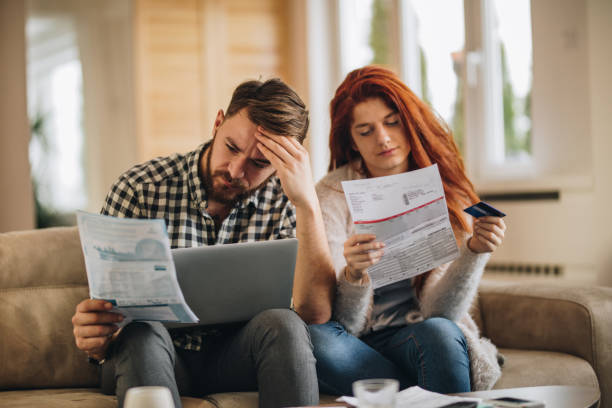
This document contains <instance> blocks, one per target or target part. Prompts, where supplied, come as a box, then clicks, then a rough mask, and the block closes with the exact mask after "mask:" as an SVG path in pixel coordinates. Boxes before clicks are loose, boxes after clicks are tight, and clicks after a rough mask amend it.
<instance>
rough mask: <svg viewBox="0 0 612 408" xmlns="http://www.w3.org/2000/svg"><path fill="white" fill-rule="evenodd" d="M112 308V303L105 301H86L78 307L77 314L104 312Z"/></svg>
mask: <svg viewBox="0 0 612 408" xmlns="http://www.w3.org/2000/svg"><path fill="white" fill-rule="evenodd" d="M112 308H113V305H112V303H110V302H108V301H106V300H104V299H85V300H83V301H82V302H81V303H79V304H78V305H77V307H76V311H77V313H87V312H103V311H106V310H111V309H112Z"/></svg>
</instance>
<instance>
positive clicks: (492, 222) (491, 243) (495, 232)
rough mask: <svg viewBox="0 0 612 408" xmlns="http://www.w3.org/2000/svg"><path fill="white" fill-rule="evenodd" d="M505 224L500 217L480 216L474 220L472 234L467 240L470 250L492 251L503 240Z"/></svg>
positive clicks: (477, 251)
mask: <svg viewBox="0 0 612 408" xmlns="http://www.w3.org/2000/svg"><path fill="white" fill-rule="evenodd" d="M505 232H506V224H505V223H504V220H503V219H501V218H500V217H491V216H487V217H480V218H477V219H476V221H475V222H474V235H472V237H471V238H470V239H469V241H468V248H470V250H471V251H472V252H476V253H482V252H493V251H495V250H496V249H497V248H498V247H499V246H500V245H501V244H502V242H503V240H504V234H505Z"/></svg>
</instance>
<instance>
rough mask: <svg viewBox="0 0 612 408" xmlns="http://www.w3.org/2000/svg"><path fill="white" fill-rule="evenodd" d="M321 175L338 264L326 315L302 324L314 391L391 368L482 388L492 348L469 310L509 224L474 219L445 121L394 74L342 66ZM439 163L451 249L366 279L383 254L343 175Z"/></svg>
mask: <svg viewBox="0 0 612 408" xmlns="http://www.w3.org/2000/svg"><path fill="white" fill-rule="evenodd" d="M329 144H330V149H331V160H330V165H329V170H330V173H329V174H327V176H325V177H324V178H323V179H322V180H321V181H320V182H319V183H318V184H317V194H318V196H319V200H320V202H321V208H322V211H323V218H324V221H325V224H326V230H327V238H328V241H329V245H330V249H331V252H332V257H333V259H334V264H335V268H336V274H337V282H338V283H337V296H336V300H335V304H334V311H333V317H332V320H331V321H330V322H328V323H326V324H321V325H312V326H310V332H311V338H312V342H313V345H314V351H315V357H316V359H317V374H318V376H319V385H320V390H321V391H322V392H325V393H330V394H341V395H350V394H352V390H351V384H352V382H353V381H355V380H358V379H363V378H396V379H398V380H399V381H400V384H401V388H405V387H408V386H412V385H419V386H420V387H422V388H425V389H428V390H432V391H436V392H442V393H453V392H465V391H470V390H474V389H488V388H491V387H492V386H493V385H494V384H495V382H496V381H497V379H498V378H499V377H500V375H501V370H500V366H499V363H498V354H497V349H496V348H495V346H494V345H493V344H491V342H490V341H489V340H487V339H484V338H481V337H480V335H479V333H478V329H477V326H476V324H475V323H474V321H473V320H472V318H471V317H470V315H469V314H468V309H469V307H470V305H471V304H472V301H473V300H474V297H475V295H476V290H477V287H478V284H479V281H480V278H481V276H482V273H483V270H484V266H485V264H486V262H487V260H488V259H489V256H490V253H491V252H493V251H494V250H495V249H496V248H497V247H498V246H499V245H501V243H502V240H503V237H504V231H505V229H506V226H505V224H504V222H503V220H502V219H501V218H499V217H481V218H478V219H476V220H475V221H474V222H473V225H472V221H471V219H470V218H468V216H467V215H466V214H465V213H464V212H463V209H464V208H466V207H468V206H470V205H472V204H474V203H475V202H477V201H478V197H477V195H476V193H475V192H474V188H473V186H472V183H471V182H470V181H469V180H468V178H467V176H466V174H465V170H464V166H463V162H462V159H461V156H460V154H459V151H458V150H457V146H456V145H455V143H454V141H453V138H452V134H451V132H450V130H449V129H448V127H447V126H446V125H445V124H444V123H443V122H442V121H441V120H440V119H439V118H438V117H437V116H436V114H435V113H434V112H433V111H432V110H431V108H430V107H429V106H428V105H427V104H426V103H424V102H423V101H422V100H420V99H419V98H418V97H417V96H416V95H415V94H414V93H413V92H412V91H411V90H410V89H409V88H408V87H407V86H406V85H405V84H404V83H403V82H402V81H401V80H400V79H399V78H398V77H397V76H396V75H395V74H394V73H393V72H391V71H389V70H387V69H384V68H381V67H376V66H367V67H364V68H361V69H357V70H355V71H353V72H351V73H349V74H348V76H347V77H346V79H345V80H344V82H342V84H341V85H340V86H339V87H338V89H337V90H336V94H335V96H334V98H333V100H332V101H331V132H330V141H329ZM434 163H437V165H438V169H439V171H440V176H441V178H442V183H443V185H444V193H445V195H446V202H447V205H448V212H449V216H450V220H451V225H452V227H453V231H454V233H455V238H456V240H457V243H458V245H459V248H460V255H459V257H458V258H457V259H455V260H454V261H453V262H451V263H449V264H446V265H443V266H441V267H438V268H436V269H434V270H432V271H430V272H427V273H425V274H423V275H419V276H417V277H415V278H412V279H406V280H404V281H399V282H396V283H394V284H391V285H388V286H384V287H381V288H377V289H375V290H373V289H372V285H371V281H370V278H369V275H368V267H370V266H372V265H374V264H375V263H377V262H378V261H379V260H380V258H381V256H382V255H383V253H384V243H383V242H378V241H377V240H376V237H375V236H374V235H371V234H356V233H355V229H354V225H353V221H352V219H351V215H350V213H349V210H348V206H347V203H346V200H345V198H344V193H343V190H342V186H341V182H342V181H346V180H356V179H363V178H369V177H380V176H388V175H393V174H398V173H403V172H406V171H411V170H416V169H420V168H423V167H426V166H429V165H432V164H434Z"/></svg>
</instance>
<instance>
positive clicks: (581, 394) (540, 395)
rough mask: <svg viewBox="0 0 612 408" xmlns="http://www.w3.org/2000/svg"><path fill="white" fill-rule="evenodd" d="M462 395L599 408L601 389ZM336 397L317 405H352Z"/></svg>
mask: <svg viewBox="0 0 612 408" xmlns="http://www.w3.org/2000/svg"><path fill="white" fill-rule="evenodd" d="M451 395H458V396H461V397H476V398H482V399H490V398H500V397H514V398H523V399H530V400H537V401H542V402H544V403H545V404H546V408H597V406H598V405H599V398H600V394H599V389H597V388H594V387H583V386H575V385H546V386H539V387H522V388H505V389H500V390H489V391H475V392H464V393H461V394H451ZM334 399H335V397H328V398H325V399H324V401H321V404H320V405H317V407H350V405H348V404H346V403H344V402H333V400H334Z"/></svg>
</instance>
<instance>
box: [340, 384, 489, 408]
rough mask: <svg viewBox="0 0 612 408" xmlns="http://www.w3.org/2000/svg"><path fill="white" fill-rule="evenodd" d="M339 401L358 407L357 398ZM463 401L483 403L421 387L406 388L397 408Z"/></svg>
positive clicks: (429, 407) (435, 406) (432, 407)
mask: <svg viewBox="0 0 612 408" xmlns="http://www.w3.org/2000/svg"><path fill="white" fill-rule="evenodd" d="M338 401H343V402H346V403H347V404H349V405H352V406H354V407H356V406H358V405H357V403H358V401H357V398H355V397H340V398H338ZM461 401H473V402H481V401H482V399H481V398H466V397H457V396H452V395H445V394H439V393H437V392H431V391H427V390H424V389H423V388H421V387H418V386H414V387H409V388H406V389H404V390H402V391H400V392H398V393H397V396H396V398H395V408H414V407H418V408H439V407H443V406H445V405H449V404H452V403H454V402H461Z"/></svg>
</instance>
